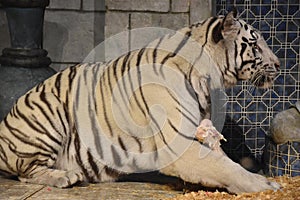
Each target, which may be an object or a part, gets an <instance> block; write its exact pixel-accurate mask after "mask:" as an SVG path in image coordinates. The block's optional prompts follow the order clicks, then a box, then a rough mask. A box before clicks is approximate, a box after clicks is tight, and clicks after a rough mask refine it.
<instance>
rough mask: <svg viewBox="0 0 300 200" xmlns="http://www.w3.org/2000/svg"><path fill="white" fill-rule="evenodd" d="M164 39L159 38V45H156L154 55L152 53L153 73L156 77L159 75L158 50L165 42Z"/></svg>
mask: <svg viewBox="0 0 300 200" xmlns="http://www.w3.org/2000/svg"><path fill="white" fill-rule="evenodd" d="M163 39H164V37H161V38H159V40H158V42H157V44H156V45H155V47H154V49H153V53H152V58H153V71H154V73H155V74H156V75H158V71H157V68H156V66H155V65H156V63H157V50H158V47H159V45H160V44H161V42H162V41H163Z"/></svg>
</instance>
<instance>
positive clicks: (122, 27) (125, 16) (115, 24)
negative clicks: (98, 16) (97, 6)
mask: <svg viewBox="0 0 300 200" xmlns="http://www.w3.org/2000/svg"><path fill="white" fill-rule="evenodd" d="M128 28H129V13H123V12H113V11H112V12H106V14H105V38H108V37H111V36H113V35H115V34H117V33H120V32H122V31H128Z"/></svg>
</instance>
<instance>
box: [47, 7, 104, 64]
mask: <svg viewBox="0 0 300 200" xmlns="http://www.w3.org/2000/svg"><path fill="white" fill-rule="evenodd" d="M102 15H103V16H102ZM101 17H102V19H104V14H103V13H92V12H76V11H68V12H66V11H51V10H47V11H46V13H45V23H44V49H46V50H47V51H48V52H49V57H50V58H51V59H52V61H53V62H70V63H74V62H82V61H83V60H84V58H85V57H86V56H87V55H88V54H89V52H90V51H91V50H92V49H93V48H94V46H95V45H96V44H97V43H98V42H99V41H96V39H97V40H98V39H99V38H98V36H96V33H98V34H99V32H101V31H104V30H101V27H103V23H104V20H103V21H102V22H101V21H99V22H97V21H95V19H98V18H101ZM98 23H100V24H98ZM101 23H102V24H101ZM98 29H99V30H98ZM102 34H103V33H102ZM95 38H96V39H95Z"/></svg>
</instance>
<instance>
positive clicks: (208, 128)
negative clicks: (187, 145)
mask: <svg viewBox="0 0 300 200" xmlns="http://www.w3.org/2000/svg"><path fill="white" fill-rule="evenodd" d="M196 138H197V139H198V140H199V141H200V142H201V143H203V144H204V145H206V146H207V147H209V148H210V149H211V150H213V151H217V152H220V153H222V154H225V153H224V151H223V150H222V149H221V147H220V146H221V143H220V141H221V140H224V141H226V139H225V138H224V136H223V135H222V134H221V133H219V131H218V130H217V129H216V128H215V127H214V126H213V124H212V121H210V120H209V119H204V120H202V121H201V123H200V125H199V126H198V128H197V132H196Z"/></svg>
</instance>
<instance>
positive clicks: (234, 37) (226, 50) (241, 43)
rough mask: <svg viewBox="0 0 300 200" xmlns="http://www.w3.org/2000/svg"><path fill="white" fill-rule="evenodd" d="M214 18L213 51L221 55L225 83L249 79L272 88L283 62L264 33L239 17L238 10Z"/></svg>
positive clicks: (220, 61)
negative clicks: (272, 49)
mask: <svg viewBox="0 0 300 200" xmlns="http://www.w3.org/2000/svg"><path fill="white" fill-rule="evenodd" d="M211 20H213V22H212V21H210V23H211V26H213V27H212V28H211V41H212V45H211V47H212V48H213V49H214V50H213V51H214V52H211V53H213V54H215V55H214V56H215V57H216V58H217V59H216V63H217V64H218V66H219V68H220V69H221V72H222V74H223V76H224V82H225V86H232V85H235V84H236V82H237V81H238V80H249V81H250V82H251V83H252V84H253V85H254V86H256V87H260V88H268V87H270V86H271V85H272V84H273V82H274V78H275V76H276V75H277V72H278V71H279V65H280V63H279V59H278V58H277V57H276V56H275V55H274V53H273V52H272V51H271V49H270V48H269V47H268V45H267V43H266V41H265V40H264V38H263V37H262V35H261V33H260V32H259V31H258V30H256V29H255V28H253V27H252V26H251V25H249V24H247V23H246V22H245V21H243V20H241V19H238V18H237V12H236V11H232V12H229V13H228V14H227V15H226V16H220V17H217V18H211ZM208 23H209V22H208ZM222 50H223V51H222Z"/></svg>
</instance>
